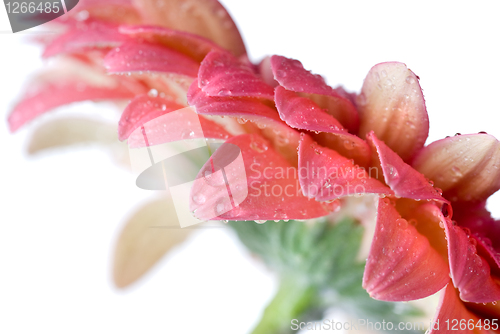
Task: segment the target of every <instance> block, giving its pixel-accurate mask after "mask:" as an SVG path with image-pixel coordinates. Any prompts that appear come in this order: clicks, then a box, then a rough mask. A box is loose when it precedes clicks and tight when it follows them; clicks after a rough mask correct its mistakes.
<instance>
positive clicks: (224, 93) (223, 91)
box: [217, 89, 233, 96]
mask: <svg viewBox="0 0 500 334" xmlns="http://www.w3.org/2000/svg"><path fill="white" fill-rule="evenodd" d="M217 94H218V95H219V96H228V95H232V94H233V92H231V91H230V90H229V89H221V90H219V92H218V93H217Z"/></svg>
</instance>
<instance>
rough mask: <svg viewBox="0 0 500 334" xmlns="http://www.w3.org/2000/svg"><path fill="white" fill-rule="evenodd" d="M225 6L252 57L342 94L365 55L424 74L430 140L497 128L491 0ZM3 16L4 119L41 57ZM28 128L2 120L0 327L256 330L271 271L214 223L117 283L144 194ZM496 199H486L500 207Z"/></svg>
mask: <svg viewBox="0 0 500 334" xmlns="http://www.w3.org/2000/svg"><path fill="white" fill-rule="evenodd" d="M223 3H224V4H225V5H226V7H227V9H228V10H229V11H230V13H231V14H232V15H233V18H234V19H235V21H236V22H237V24H238V26H239V27H240V29H241V32H242V34H243V36H244V39H245V42H246V44H247V48H248V51H249V54H250V57H251V59H252V60H254V61H257V60H259V59H260V58H262V57H263V56H264V55H266V54H282V55H285V56H288V57H292V58H296V59H299V60H301V61H302V62H303V64H304V66H305V67H306V68H307V69H310V70H313V72H315V73H319V74H322V75H324V76H325V77H326V78H327V81H328V82H329V83H330V84H331V85H334V86H335V85H338V84H341V83H342V84H343V85H344V86H345V87H346V88H347V89H348V90H351V91H359V90H360V88H361V85H362V83H363V79H364V77H365V75H366V73H367V72H368V71H369V69H370V68H371V67H372V66H373V65H375V64H376V63H379V62H383V61H392V60H397V61H401V62H404V63H406V64H407V65H408V67H409V68H410V69H411V70H413V71H414V72H415V73H416V74H417V75H419V76H420V78H421V80H420V84H421V86H422V88H423V89H424V94H425V98H426V103H427V110H428V113H429V118H430V122H431V129H430V139H431V140H436V139H439V138H443V137H445V136H447V135H454V134H455V133H456V132H460V133H463V134H464V133H476V132H479V131H486V132H488V133H490V134H493V135H495V136H496V137H497V138H500V127H499V123H498V114H499V113H500V104H499V96H500V94H499V92H500V67H499V59H500V49H499V47H498V41H499V40H500V38H499V34H500V21H499V20H498V13H499V9H500V8H499V6H498V5H497V1H482V2H476V3H474V4H473V3H472V2H467V3H465V2H463V3H460V2H457V1H453V2H451V1H448V2H439V3H438V2H430V1H429V2H426V1H418V2H401V1H391V2H389V1H383V2H375V1H342V2H341V1H328V0H325V1H309V2H308V4H307V5H306V2H305V1H302V2H298V1H293V2H292V1H272V0H265V1H264V0H254V1H251V2H250V1H241V0H225V1H223ZM0 20H1V21H0V30H2V33H0V45H1V49H2V51H1V53H0V57H1V58H0V60H1V61H0V94H1V95H0V106H1V110H2V114H3V115H4V116H3V117H4V119H5V118H6V117H7V114H8V110H9V108H10V107H12V104H13V102H14V101H15V100H16V99H17V98H18V97H19V96H20V91H21V90H22V85H23V83H26V82H27V77H28V75H29V74H30V73H33V71H34V70H35V69H37V68H41V67H42V66H43V62H42V61H41V60H40V50H39V49H38V48H36V47H34V46H31V45H29V44H27V41H26V39H27V38H28V37H30V36H33V35H32V34H31V35H30V34H28V33H24V34H16V35H14V34H10V33H8V32H7V31H8V30H9V26H8V23H7V22H6V16H5V10H4V7H3V6H2V8H1V10H0ZM39 29H40V30H44V28H43V27H41V28H39ZM70 109H71V110H69V111H68V109H61V110H58V111H56V112H55V113H53V115H54V114H57V115H65V113H69V112H73V111H75V110H76V112H78V111H79V112H83V113H86V112H88V113H89V114H92V113H93V114H95V113H96V112H95V107H94V105H93V104H92V103H88V104H83V105H82V106H80V107H79V108H70ZM89 109H94V111H90V110H89ZM101 109H102V108H101ZM101 109H97V110H101ZM52 117H53V116H52ZM50 118H51V115H49V114H48V115H44V116H43V117H41V121H43V120H48V119H50ZM36 122H40V121H36ZM29 128H30V126H27V127H26V128H24V129H22V130H20V131H19V132H18V133H16V134H14V135H11V134H9V133H8V130H7V127H6V122H1V123H0V143H1V146H0V147H1V153H2V157H1V158H0V161H1V164H0V166H1V167H0V171H1V173H0V194H1V202H0V203H1V204H0V333H52V334H59V333H61V334H62V333H122V334H124V333H139V332H141V333H179V334H183V333H218V334H237V333H245V332H246V331H248V330H249V329H250V328H251V327H252V326H253V323H254V321H256V320H257V319H258V317H259V312H260V311H261V308H262V307H263V305H265V304H266V302H267V301H268V299H269V298H270V297H271V296H272V294H273V292H274V289H275V288H276V280H275V278H274V277H273V276H272V275H271V274H270V273H269V272H267V271H266V270H265V269H264V268H263V267H262V266H261V265H260V264H259V263H258V262H256V261H255V260H254V259H252V258H251V257H250V256H249V255H248V254H247V253H246V251H245V250H244V249H243V248H242V247H241V246H239V244H238V242H237V240H236V239H235V237H234V236H233V234H231V233H230V231H229V230H228V229H225V228H222V229H212V230H202V231H199V232H197V233H196V234H195V235H193V237H192V238H191V239H190V240H189V241H188V242H187V243H186V244H185V245H183V246H181V247H179V248H177V249H176V250H175V251H174V252H173V253H171V254H169V255H168V256H167V257H165V258H164V259H163V260H162V261H161V263H160V264H159V265H158V266H157V267H156V268H155V269H154V270H153V271H152V272H151V273H150V274H148V275H147V276H146V277H145V278H144V279H143V280H141V281H140V282H139V283H138V284H136V285H134V286H133V287H132V288H130V289H128V290H126V291H119V290H117V289H115V288H114V287H113V285H112V283H111V275H110V273H111V270H110V268H111V256H112V251H113V245H114V242H115V240H116V236H117V233H118V231H119V230H120V226H121V225H122V224H123V222H124V221H125V219H126V218H127V216H128V215H129V214H131V213H132V212H133V211H134V209H135V208H136V207H137V205H138V204H140V203H144V202H145V201H146V200H147V198H148V196H150V194H148V193H147V192H145V191H142V190H140V189H137V188H136V187H135V182H134V178H133V176H132V175H130V174H129V173H128V172H127V171H125V170H123V169H120V168H117V167H116V166H115V165H114V163H113V162H112V160H111V159H109V158H108V156H107V155H106V154H105V153H104V152H102V151H101V150H99V149H97V148H95V149H92V148H79V149H70V150H64V151H57V152H54V153H53V154H45V155H42V156H37V157H35V158H30V157H28V156H27V154H26V153H25V147H26V143H27V139H28V137H29ZM496 198H498V196H494V199H496ZM498 204H500V202H499V201H498V200H494V201H491V202H490V209H491V210H492V211H493V212H494V213H495V215H496V216H497V217H500V207H499V206H498Z"/></svg>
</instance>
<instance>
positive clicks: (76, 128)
mask: <svg viewBox="0 0 500 334" xmlns="http://www.w3.org/2000/svg"><path fill="white" fill-rule="evenodd" d="M115 142H116V126H115V125H114V124H109V123H105V122H100V121H95V120H92V119H88V118H74V117H73V118H60V119H54V120H51V121H50V122H46V123H43V124H41V125H40V126H38V127H37V128H35V129H34V131H33V132H32V133H31V138H30V141H29V145H28V152H29V154H36V153H39V152H43V151H45V150H47V149H51V148H56V147H65V146H70V145H77V144H91V143H98V144H103V145H110V144H113V143H115Z"/></svg>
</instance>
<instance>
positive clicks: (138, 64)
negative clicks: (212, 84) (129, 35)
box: [104, 41, 199, 78]
mask: <svg viewBox="0 0 500 334" xmlns="http://www.w3.org/2000/svg"><path fill="white" fill-rule="evenodd" d="M104 66H105V67H106V69H107V70H108V72H109V73H127V72H129V73H130V72H136V71H145V72H165V73H176V74H181V75H186V76H189V77H193V78H195V77H196V76H197V75H198V67H199V65H198V63H196V62H195V61H194V60H192V59H191V58H189V57H188V56H186V55H183V54H182V53H179V52H177V51H174V50H171V49H168V48H166V47H163V46H161V45H157V44H149V43H140V42H136V41H129V42H126V43H123V44H121V45H120V47H118V48H115V49H113V50H111V51H110V52H109V53H108V54H107V55H106V57H105V58H104Z"/></svg>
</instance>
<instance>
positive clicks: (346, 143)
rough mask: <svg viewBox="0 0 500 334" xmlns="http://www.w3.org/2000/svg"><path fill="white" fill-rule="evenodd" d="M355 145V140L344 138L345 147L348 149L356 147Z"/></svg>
mask: <svg viewBox="0 0 500 334" xmlns="http://www.w3.org/2000/svg"><path fill="white" fill-rule="evenodd" d="M355 146H356V145H355V144H354V142H353V141H350V140H348V139H346V140H344V147H345V148H346V149H348V150H352V149H354V147H355Z"/></svg>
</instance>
